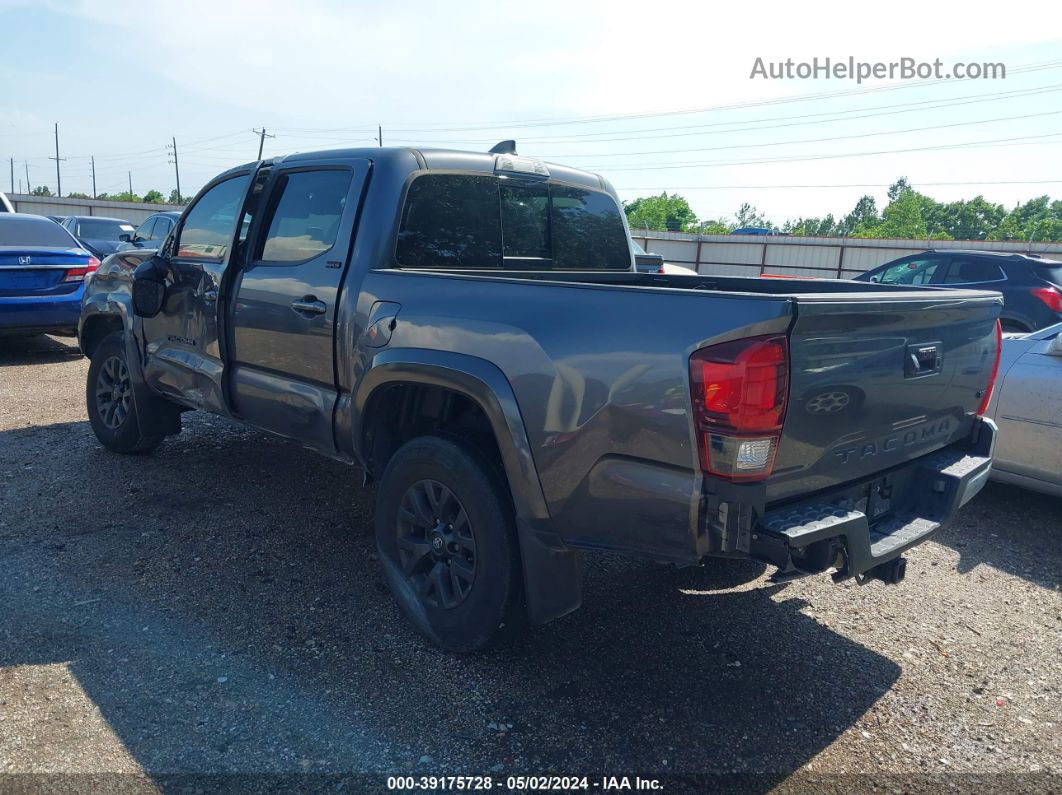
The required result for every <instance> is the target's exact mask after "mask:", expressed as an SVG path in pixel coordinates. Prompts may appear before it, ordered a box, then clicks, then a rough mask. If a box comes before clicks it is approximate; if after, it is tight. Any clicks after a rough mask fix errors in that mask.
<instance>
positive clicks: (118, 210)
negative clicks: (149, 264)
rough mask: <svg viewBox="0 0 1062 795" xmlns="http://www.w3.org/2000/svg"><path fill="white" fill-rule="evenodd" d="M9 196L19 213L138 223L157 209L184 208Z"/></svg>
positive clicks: (90, 200) (163, 205)
mask: <svg viewBox="0 0 1062 795" xmlns="http://www.w3.org/2000/svg"><path fill="white" fill-rule="evenodd" d="M7 198H8V199H10V200H11V204H12V205H13V206H14V208H15V212H17V213H32V214H33V215H102V216H105V217H107V218H122V219H124V220H126V221H129V222H130V223H132V224H134V225H136V224H139V223H140V222H141V221H143V220H144V219H145V218H147V217H148V216H149V215H151V214H153V213H158V212H173V211H174V210H176V211H180V210H183V209H184V208H183V207H176V206H174V205H172V204H141V203H139V202H109V201H99V200H97V199H69V198H62V199H60V198H58V197H56V196H31V195H29V194H26V193H9V194H7Z"/></svg>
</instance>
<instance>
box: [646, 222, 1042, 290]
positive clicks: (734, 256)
mask: <svg viewBox="0 0 1062 795" xmlns="http://www.w3.org/2000/svg"><path fill="white" fill-rule="evenodd" d="M631 236H632V237H633V238H634V239H635V240H636V241H637V242H638V243H640V244H641V245H642V247H643V248H644V249H645V250H646V251H648V252H651V253H653V254H660V255H662V256H663V258H664V259H665V260H666V261H667V262H671V263H674V264H676V265H685V266H686V267H687V268H693V269H694V270H696V271H698V272H700V273H705V274H710V275H714V276H759V275H760V274H763V273H775V274H780V275H796V276H818V277H820V278H829V279H837V278H841V279H850V278H852V277H853V276H855V275H856V274H858V273H862V272H863V271H868V270H870V269H871V268H876V267H877V266H878V265H881V264H882V263H885V262H888V261H889V260H894V259H897V258H899V257H904V256H906V255H908V254H917V253H918V252H920V251H925V250H926V249H929V248H934V249H948V248H965V249H971V248H973V249H981V250H989V251H1012V252H1017V253H1021V254H1029V253H1031V254H1039V255H1040V256H1042V257H1045V258H1047V259H1057V260H1062V243H1026V242H1021V241H1018V242H993V241H987V240H896V239H885V240H875V239H868V238H836V237H790V236H787V235H691V234H687V233H685V232H655V231H651V230H646V229H632V230H631Z"/></svg>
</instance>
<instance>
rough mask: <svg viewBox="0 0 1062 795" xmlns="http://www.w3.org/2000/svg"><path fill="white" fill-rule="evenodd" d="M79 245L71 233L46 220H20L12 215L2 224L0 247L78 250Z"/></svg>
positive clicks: (30, 218) (0, 226)
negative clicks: (40, 247) (41, 247)
mask: <svg viewBox="0 0 1062 795" xmlns="http://www.w3.org/2000/svg"><path fill="white" fill-rule="evenodd" d="M77 245H78V244H77V241H76V240H74V238H72V237H71V236H70V233H69V232H67V231H66V230H65V229H63V227H61V226H59V224H57V223H55V222H54V221H49V220H48V219H46V218H43V219H42V218H32V217H22V218H20V217H18V215H16V214H12V215H9V216H5V217H4V221H3V223H0V246H44V247H46V248H77Z"/></svg>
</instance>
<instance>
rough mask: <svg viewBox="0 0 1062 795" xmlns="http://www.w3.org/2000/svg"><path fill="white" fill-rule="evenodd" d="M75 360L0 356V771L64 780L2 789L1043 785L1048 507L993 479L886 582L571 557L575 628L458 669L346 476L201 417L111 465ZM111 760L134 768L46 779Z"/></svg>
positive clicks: (1055, 777) (1056, 542) (1057, 761)
mask: <svg viewBox="0 0 1062 795" xmlns="http://www.w3.org/2000/svg"><path fill="white" fill-rule="evenodd" d="M86 370H87V362H86V361H85V360H84V359H82V358H80V357H79V356H78V355H77V352H76V348H72V347H70V345H69V341H57V340H52V339H49V338H37V339H36V340H33V341H27V340H20V341H11V340H7V341H3V340H0V561H2V568H0V773H8V774H17V773H22V774H27V773H55V774H68V775H67V776H66V777H64V776H58V777H53V778H41V777H36V778H35V777H19V776H10V775H8V776H6V777H5V776H0V789H4V788H5V785H7V786H10V785H11V784H12V782H15V786H16V787H17V786H23V787H25V788H30V789H32V788H37V787H44V786H49V787H53V786H59V785H60V784H61V783H63V782H66V783H68V784H70V783H71V782H74V783H75V784H76V785H77V786H74V784H71V786H73V788H75V789H76V788H77V787H78V786H80V785H83V784H85V782H86V781H95V783H96V784H97V785H99V784H102V783H109V784H111V785H112V786H117V785H118V784H119V783H123V784H125V785H128V784H129V783H130V782H135V783H136V785H137V788H151V787H154V786H159V787H161V788H162V789H169V788H170V787H168V786H167V783H172V782H173V781H175V779H170V778H168V776H170V775H172V774H190V773H211V774H273V773H283V774H287V773H300V774H350V773H365V772H372V771H376V772H381V771H382V772H401V773H410V774H414V775H421V774H476V773H486V772H488V771H492V772H494V773H495V774H496V775H501V776H504V775H506V774H509V773H544V772H554V773H567V774H575V773H579V774H592V775H593V776H595V777H598V776H600V775H624V774H626V775H634V774H641V775H642V776H647V775H648V776H653V775H656V776H663V777H666V778H669V777H675V776H678V777H681V776H686V775H691V774H699V773H711V774H717V775H724V776H725V775H733V776H736V778H732V779H718V780H716V782H718V781H729V782H731V783H735V784H736V783H738V782H742V783H744V784H745V785H747V787H748V788H750V789H755V790H766V789H770V788H775V787H777V788H780V789H782V790H788V791H821V790H822V789H824V788H825V789H831V788H832V789H836V790H837V791H840V790H841V789H844V790H851V789H868V788H871V787H884V788H887V789H897V790H911V789H927V790H928V789H933V788H935V787H938V786H939V785H941V784H944V785H948V784H950V785H953V786H955V787H956V788H962V789H969V788H973V787H974V786H976V787H978V788H980V789H997V790H1010V789H1025V790H1045V789H1051V788H1055V789H1057V788H1059V786H1060V784H1062V655H1060V649H1062V593H1060V578H1062V544H1060V541H1062V510H1060V509H1062V501H1059V500H1057V499H1051V498H1047V497H1042V496H1038V495H1035V494H1032V493H1029V492H1025V491H1021V490H1018V489H1015V488H1011V487H1005V486H1001V485H996V484H993V485H990V486H989V487H988V488H987V489H986V490H985V491H984V492H983V493H982V495H981V496H979V497H978V498H977V499H976V500H975V501H974V502H973V503H972V504H971V505H969V506H967V508H966V509H964V510H963V512H962V513H961V514H960V515H959V517H958V518H957V519H956V521H955V522H954V523H953V524H952V525H951V527H949V528H948V529H947V530H946V531H945V532H943V533H942V534H940V535H939V536H938V537H937V538H936V540H935V541H933V542H930V543H927V544H924V545H923V546H921V547H919V548H917V549H916V550H914V551H913V552H912V553H911V554H910V555H909V560H910V564H909V566H908V578H907V581H906V582H905V583H904V584H903V585H901V586H899V587H887V586H885V585H883V584H881V583H874V584H870V585H868V586H866V587H862V588H861V587H859V586H856V585H854V584H851V583H849V584H845V585H840V586H836V585H832V584H831V583H830V581H829V579H828V578H827V577H816V578H810V579H805V580H801V581H797V582H793V583H789V584H786V585H772V584H770V583H769V582H768V581H767V574H768V572H767V571H766V570H765V569H764V567H763V566H760V565H756V564H752V563H743V562H738V563H734V562H720V563H718V564H713V565H711V566H709V567H707V568H704V569H696V570H681V571H675V570H671V569H668V568H665V567H661V566H657V565H654V564H651V563H645V562H641V561H631V560H626V559H621V558H616V557H611V556H594V557H589V558H587V560H586V567H585V568H586V589H585V600H584V607H583V608H582V609H581V610H579V611H577V612H576V613H574V614H572V615H570V616H568V617H566V618H564V619H561V620H559V621H556V622H554V623H553V624H550V625H547V626H545V627H538V628H535V629H533V630H532V631H530V632H529V633H527V634H526V635H524V636H522V637H520V638H518V639H516V640H514V641H512V642H510V643H509V644H508V645H506V646H504V647H502V648H499V649H496V650H493V651H491V652H489V653H486V654H482V655H478V656H471V657H455V656H450V655H447V654H444V653H442V652H439V651H437V650H435V649H434V648H432V647H430V646H428V645H427V644H426V643H425V642H424V641H422V640H421V639H420V637H419V636H417V635H416V634H415V633H413V632H412V631H411V630H410V629H409V628H408V627H407V625H406V624H405V623H404V622H403V621H402V620H401V617H400V615H399V612H398V609H397V607H396V606H395V604H394V602H393V601H392V600H391V598H390V596H389V594H388V593H387V592H386V588H385V586H384V584H383V581H382V577H381V574H380V571H379V568H378V564H377V563H376V562H375V561H374V559H373V558H374V556H373V554H372V551H373V545H372V541H371V514H372V493H371V491H368V490H363V489H359V488H358V487H357V486H356V485H355V478H354V474H353V472H352V470H350V469H348V468H346V467H344V466H343V465H340V464H337V463H334V462H331V461H328V460H326V459H324V458H321V457H319V456H317V455H315V454H313V453H311V452H308V451H304V450H302V449H300V448H298V447H296V446H295V445H292V444H290V443H287V442H284V441H282V440H279V439H275V438H271V437H269V436H266V435H264V434H261V433H258V432H255V431H252V430H247V429H245V428H242V427H240V426H237V425H234V424H232V423H229V422H226V421H223V420H220V419H217V418H212V417H209V416H205V415H199V414H188V415H185V429H184V432H183V433H182V434H181V435H180V436H178V437H176V438H174V439H171V440H168V441H167V442H166V443H165V444H164V445H163V446H162V447H160V448H159V449H158V450H157V451H156V452H155V453H154V454H152V455H149V456H140V457H123V456H116V455H112V454H109V453H107V452H105V451H104V450H103V449H102V448H101V447H100V446H99V445H98V444H97V443H96V441H95V439H94V438H93V436H92V432H91V430H90V429H89V425H88V422H87V421H86V419H85V413H84V408H83V400H84V397H83V394H84V378H85V373H86ZM110 773H128V774H133V775H130V776H128V777H125V778H121V777H108V776H106V775H104V776H102V777H101V778H98V779H79V778H76V777H71V776H69V774H82V775H87V774H110ZM177 780H179V779H177ZM283 780H284V781H288V782H289V783H290V781H291V780H290V779H283ZM232 781H237V782H240V784H239V785H238V786H240V787H242V786H246V785H247V783H248V782H249V781H250V779H233V780H232ZM298 781H299V782H301V785H305V784H307V783H308V782H312V781H329V782H330V781H331V779H315V778H313V777H312V776H307V777H306V778H304V779H298ZM374 781H377V783H378V784H380V786H382V783H381V782H382V779H381V780H374ZM592 781H593V779H592ZM301 785H300V786H301ZM679 786H680V784H679V782H678V781H675V782H674V784H673V786H671V787H670V788H671V789H678V788H679Z"/></svg>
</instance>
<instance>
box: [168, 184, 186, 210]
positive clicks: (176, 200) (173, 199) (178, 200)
mask: <svg viewBox="0 0 1062 795" xmlns="http://www.w3.org/2000/svg"><path fill="white" fill-rule="evenodd" d="M191 200H192V197H191V196H182V195H181V194H179V193H178V192H177V189H176V188H174V189H173V190H171V191H170V198H168V199H166V204H179V205H182V206H183V205H185V204H188V202H190V201H191Z"/></svg>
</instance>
